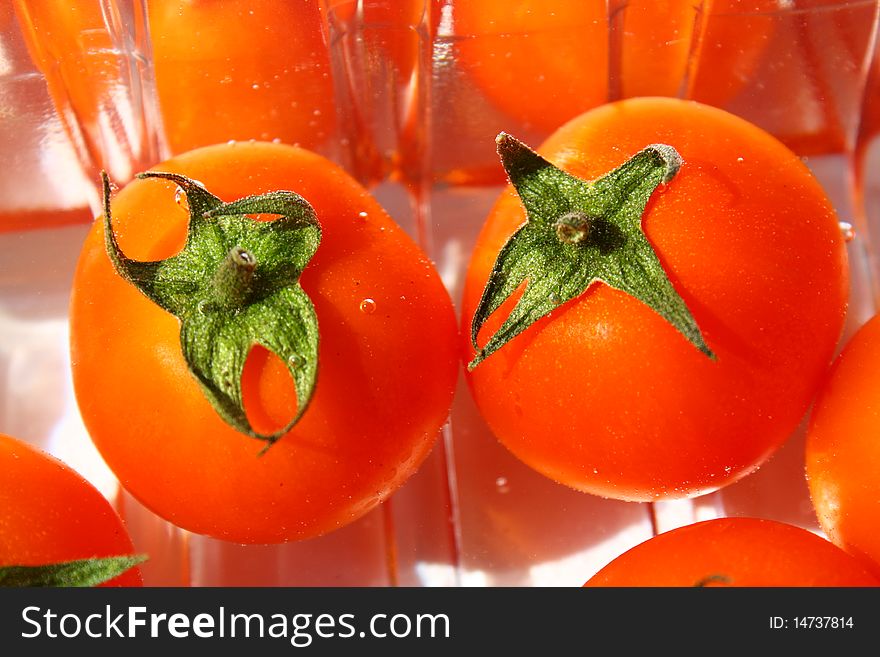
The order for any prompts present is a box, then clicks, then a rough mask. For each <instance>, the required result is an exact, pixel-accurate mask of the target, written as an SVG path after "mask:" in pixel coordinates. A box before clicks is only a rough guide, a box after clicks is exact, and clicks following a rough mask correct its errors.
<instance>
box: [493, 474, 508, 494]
mask: <svg viewBox="0 0 880 657" xmlns="http://www.w3.org/2000/svg"><path fill="white" fill-rule="evenodd" d="M495 487H496V488H497V489H498V492H499V493H502V494H503V493H509V492H510V485H509V484H508V482H507V477H498V478H497V479H496V480H495Z"/></svg>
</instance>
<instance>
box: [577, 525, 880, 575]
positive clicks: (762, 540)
mask: <svg viewBox="0 0 880 657" xmlns="http://www.w3.org/2000/svg"><path fill="white" fill-rule="evenodd" d="M584 586H586V587H601V586H880V580H878V579H877V578H876V577H875V576H874V575H872V574H871V573H870V572H869V571H868V570H867V569H866V568H865V566H864V565H863V564H862V563H860V562H859V561H858V560H857V559H855V558H853V557H852V556H850V555H849V554H847V553H846V552H844V551H843V550H841V549H840V548H838V547H837V546H835V545H834V544H833V543H831V542H830V541H828V540H826V539H824V538H822V537H821V536H818V535H816V534H813V533H812V532H810V531H808V530H806V529H803V528H801V527H796V526H794V525H788V524H785V523H781V522H777V521H775V520H764V519H760V518H718V519H715V520H705V521H703V522H697V523H694V524H692V525H686V526H684V527H679V528H678V529H673V530H671V531H668V532H664V533H662V534H658V535H657V536H654V537H653V538H650V539H648V540H647V541H645V542H643V543H641V544H639V545H636V546H635V547H634V548H631V549H630V550H628V551H626V552H624V553H623V554H621V555H620V556H618V557H617V558H616V559H614V560H613V561H611V562H610V563H609V564H608V565H606V566H605V567H604V568H602V569H601V570H600V571H599V572H598V573H596V574H595V575H593V577H591V578H590V579H589V580H588V581H587V582H586V584H584Z"/></svg>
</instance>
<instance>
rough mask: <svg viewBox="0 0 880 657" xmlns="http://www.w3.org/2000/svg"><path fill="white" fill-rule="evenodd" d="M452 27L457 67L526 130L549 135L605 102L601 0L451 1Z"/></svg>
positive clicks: (605, 35)
mask: <svg viewBox="0 0 880 657" xmlns="http://www.w3.org/2000/svg"><path fill="white" fill-rule="evenodd" d="M452 21H453V25H454V29H455V33H456V34H457V35H459V36H461V37H462V41H461V43H460V44H458V47H459V60H460V63H461V66H462V67H463V68H465V69H466V70H467V71H468V73H469V74H470V75H471V76H472V77H473V78H474V80H475V81H476V82H477V84H478V85H479V88H480V89H481V90H482V91H483V92H484V93H485V94H486V96H487V97H488V98H489V99H490V100H491V101H492V102H493V103H495V105H496V106H497V107H499V108H500V109H501V110H502V111H504V112H505V113H506V114H508V115H509V116H510V117H511V118H513V119H515V120H516V121H518V122H519V123H520V124H524V127H525V128H526V129H530V128H531V127H532V126H535V127H538V128H540V129H544V130H546V131H550V130H554V129H555V128H556V127H558V126H559V125H561V124H562V123H563V122H564V121H566V120H568V119H570V118H571V117H572V116H574V115H576V114H577V113H579V112H582V111H584V110H585V109H588V108H590V107H595V106H596V105H598V104H600V103H603V102H605V100H606V99H607V97H608V28H607V10H606V3H605V0H589V1H588V2H584V0H564V1H563V2H554V3H546V2H543V3H542V2H533V1H525V2H523V1H520V2H514V3H513V5H511V2H509V1H507V0H479V1H477V2H454V3H452ZM524 86H525V87H526V88H528V89H529V92H528V93H522V89H523V87H524Z"/></svg>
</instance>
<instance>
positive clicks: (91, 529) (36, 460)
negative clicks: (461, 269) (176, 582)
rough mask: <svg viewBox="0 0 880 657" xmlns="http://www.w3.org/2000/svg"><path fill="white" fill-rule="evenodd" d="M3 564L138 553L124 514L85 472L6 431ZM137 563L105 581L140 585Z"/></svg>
mask: <svg viewBox="0 0 880 657" xmlns="http://www.w3.org/2000/svg"><path fill="white" fill-rule="evenodd" d="M0 472H2V473H3V476H2V477H0V567H3V566H45V565H49V564H58V563H62V562H67V561H75V560H80V559H92V558H96V557H118V556H130V555H133V554H134V547H133V546H132V542H131V538H130V537H129V535H128V532H127V531H126V529H125V525H124V524H123V523H122V520H121V519H120V518H119V516H118V515H117V514H116V512H115V511H114V510H113V507H112V506H110V503H109V502H108V501H107V500H106V499H105V498H104V496H103V495H101V493H100V492H99V491H98V490H97V489H96V488H95V487H94V486H92V485H91V484H90V483H89V482H88V481H86V480H85V479H84V478H83V477H82V476H81V475H80V474H79V473H77V472H76V471H74V470H73V469H72V468H70V467H69V466H67V465H65V464H64V463H62V462H61V461H59V460H58V459H56V458H54V457H52V456H50V455H48V454H46V453H44V452H42V451H41V450H39V449H37V448H36V447H33V446H32V445H29V444H27V443H25V442H22V441H20V440H17V439H15V438H11V437H9V436H5V435H2V434H0ZM141 584H142V579H141V573H140V570H139V569H138V568H132V569H130V570H127V571H126V572H124V573H122V574H121V575H119V576H117V577H115V578H114V579H112V580H110V581H109V582H105V583H104V584H103V586H140V585H141Z"/></svg>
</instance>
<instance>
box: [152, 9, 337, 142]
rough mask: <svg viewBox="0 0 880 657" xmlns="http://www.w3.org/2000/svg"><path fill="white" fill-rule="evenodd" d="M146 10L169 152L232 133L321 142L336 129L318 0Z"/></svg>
mask: <svg viewBox="0 0 880 657" xmlns="http://www.w3.org/2000/svg"><path fill="white" fill-rule="evenodd" d="M148 16H149V24H150V35H151V42H152V54H153V63H154V67H155V74H156V87H157V90H158V93H159V102H160V104H161V107H162V121H163V124H164V128H165V133H166V136H167V138H168V142H169V145H170V146H171V150H172V152H174V153H181V152H183V151H187V150H190V149H192V148H195V147H197V146H207V145H210V144H214V143H218V142H223V141H227V140H229V139H260V140H271V139H279V140H281V141H283V142H285V143H291V144H298V145H301V146H303V147H304V148H311V149H316V148H318V147H321V146H323V145H324V144H325V142H326V141H327V140H328V138H329V137H330V135H332V133H333V127H334V125H335V121H336V115H335V108H334V105H333V85H332V80H331V78H330V56H329V53H328V51H327V44H326V37H325V34H324V25H323V19H322V17H321V12H320V8H319V3H318V1H317V0H300V1H299V2H277V1H276V0H257V1H254V0H251V1H249V2H185V1H182V0H150V2H149V3H148ZM232 35H234V36H232Z"/></svg>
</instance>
